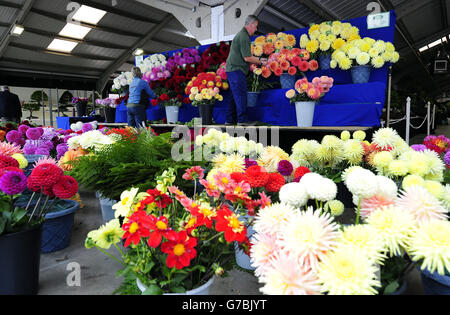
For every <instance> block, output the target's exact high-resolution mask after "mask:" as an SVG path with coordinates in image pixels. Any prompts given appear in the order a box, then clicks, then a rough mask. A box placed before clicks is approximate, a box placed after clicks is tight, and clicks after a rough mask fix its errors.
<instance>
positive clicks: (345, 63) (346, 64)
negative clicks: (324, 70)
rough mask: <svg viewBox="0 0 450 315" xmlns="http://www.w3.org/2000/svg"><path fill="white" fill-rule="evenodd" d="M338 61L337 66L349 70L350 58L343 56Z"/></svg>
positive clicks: (350, 65)
mask: <svg viewBox="0 0 450 315" xmlns="http://www.w3.org/2000/svg"><path fill="white" fill-rule="evenodd" d="M338 63H339V67H340V68H341V69H342V70H349V69H350V68H351V67H352V61H351V60H350V58H347V57H345V58H343V59H341V61H339V62H338Z"/></svg>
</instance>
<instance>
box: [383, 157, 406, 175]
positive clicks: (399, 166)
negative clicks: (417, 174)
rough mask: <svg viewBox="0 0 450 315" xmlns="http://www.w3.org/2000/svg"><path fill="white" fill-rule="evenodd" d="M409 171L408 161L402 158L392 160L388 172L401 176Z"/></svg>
mask: <svg viewBox="0 0 450 315" xmlns="http://www.w3.org/2000/svg"><path fill="white" fill-rule="evenodd" d="M408 172H409V167H408V163H406V162H405V161H401V160H397V161H392V162H391V163H390V164H389V166H388V168H387V173H388V174H389V175H391V176H397V177H401V176H405V175H406V174H408Z"/></svg>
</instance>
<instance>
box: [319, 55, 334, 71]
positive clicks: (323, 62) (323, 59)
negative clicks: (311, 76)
mask: <svg viewBox="0 0 450 315" xmlns="http://www.w3.org/2000/svg"><path fill="white" fill-rule="evenodd" d="M330 62H331V54H327V55H320V56H319V66H320V69H322V70H330Z"/></svg>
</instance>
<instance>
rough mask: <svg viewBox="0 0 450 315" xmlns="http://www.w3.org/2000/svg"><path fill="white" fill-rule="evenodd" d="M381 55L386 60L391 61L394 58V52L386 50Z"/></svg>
mask: <svg viewBox="0 0 450 315" xmlns="http://www.w3.org/2000/svg"><path fill="white" fill-rule="evenodd" d="M381 57H382V58H383V59H384V61H385V62H391V61H392V59H393V58H394V53H391V52H388V51H385V52H384V53H382V54H381Z"/></svg>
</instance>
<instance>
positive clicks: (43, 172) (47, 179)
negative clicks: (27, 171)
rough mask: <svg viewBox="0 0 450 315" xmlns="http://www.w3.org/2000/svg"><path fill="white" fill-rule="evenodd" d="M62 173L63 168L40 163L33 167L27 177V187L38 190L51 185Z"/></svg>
mask: <svg viewBox="0 0 450 315" xmlns="http://www.w3.org/2000/svg"><path fill="white" fill-rule="evenodd" d="M63 175H64V172H63V170H62V169H61V168H60V167H58V166H56V165H54V164H41V165H39V166H38V167H35V168H34V169H33V171H32V172H31V175H30V176H29V177H28V188H29V189H30V190H31V191H34V192H36V191H40V190H41V188H45V187H52V186H53V185H55V184H56V183H57V182H58V181H59V180H60V179H61V177H62V176H63Z"/></svg>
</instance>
